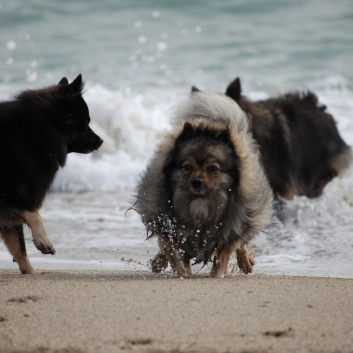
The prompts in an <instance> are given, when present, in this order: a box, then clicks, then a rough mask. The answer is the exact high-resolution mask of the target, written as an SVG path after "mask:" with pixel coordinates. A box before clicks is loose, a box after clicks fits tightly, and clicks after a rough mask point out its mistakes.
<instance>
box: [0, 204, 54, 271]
mask: <svg viewBox="0 0 353 353" xmlns="http://www.w3.org/2000/svg"><path fill="white" fill-rule="evenodd" d="M0 224H1V229H0V236H1V238H2V239H3V241H4V243H5V245H6V246H7V248H8V250H9V252H10V254H11V255H12V257H13V259H14V261H15V262H17V264H18V266H19V268H20V270H21V272H22V273H23V274H32V273H35V271H34V269H33V267H32V266H31V264H30V262H29V259H28V256H27V254H26V253H23V252H21V250H20V246H19V241H18V237H17V234H16V231H15V230H14V229H13V228H14V227H17V226H22V225H24V224H26V225H27V226H28V227H29V228H30V229H31V232H32V238H33V243H34V245H35V246H36V248H37V249H38V250H40V251H41V252H42V253H43V254H55V249H54V247H53V245H52V244H51V242H50V240H49V238H48V235H47V232H46V230H45V228H44V224H43V220H42V217H41V215H40V214H39V212H38V211H32V212H30V211H19V210H11V209H7V210H6V211H3V212H2V214H1V215H0Z"/></svg>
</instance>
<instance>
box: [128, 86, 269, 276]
mask: <svg viewBox="0 0 353 353" xmlns="http://www.w3.org/2000/svg"><path fill="white" fill-rule="evenodd" d="M185 165H191V166H192V171H191V172H190V173H189V171H188V170H186V167H185ZM214 165H218V166H219V172H217V173H216V174H214V173H213V172H212V173H211V172H210V170H213V169H212V167H214ZM187 169H189V167H187ZM216 169H217V168H216ZM195 180H202V189H197V190H196V191H195V186H194V183H195ZM271 202H272V191H271V189H270V187H269V185H268V182H267V179H266V177H265V174H264V172H263V170H262V167H261V165H260V162H259V154H258V150H257V147H256V144H255V143H254V140H253V138H252V136H251V133H250V131H249V129H248V123H247V119H246V116H245V114H244V113H243V112H242V111H241V109H240V108H239V107H238V105H237V104H235V103H234V102H233V101H232V100H230V99H229V98H227V97H225V96H221V95H217V94H205V93H196V94H194V95H192V96H191V97H189V98H188V99H187V100H185V101H184V102H183V103H182V104H180V105H179V107H178V109H177V111H176V113H175V117H174V119H173V122H172V129H171V131H170V132H168V133H166V134H165V136H164V138H163V140H162V142H161V144H160V145H159V146H158V147H157V149H156V151H155V153H154V156H153V157H152V159H151V161H150V162H149V164H148V166H147V169H146V171H145V172H144V173H143V174H142V175H141V178H140V180H139V183H138V186H137V198H136V204H135V206H134V209H135V210H136V211H137V212H138V213H139V214H140V216H141V219H142V221H143V223H144V224H145V226H146V230H147V236H148V237H152V236H156V237H158V243H159V247H160V253H159V254H157V256H156V257H155V259H154V260H153V261H152V269H153V270H154V272H158V271H160V270H162V269H163V268H165V267H166V264H168V262H169V263H170V265H171V267H172V269H173V270H174V271H175V272H176V273H177V275H179V276H186V277H191V276H192V272H191V267H190V260H191V259H193V260H194V261H195V263H200V262H203V263H207V262H208V261H211V257H212V255H216V256H215V257H214V264H213V268H212V271H211V275H212V276H214V277H222V276H223V275H224V274H225V272H226V270H227V266H228V261H229V257H230V255H231V254H232V253H233V252H234V251H235V250H236V249H240V248H245V250H244V252H243V253H244V254H247V255H246V256H247V258H248V261H247V263H248V264H249V263H250V264H252V265H251V266H248V267H246V265H245V262H246V261H245V262H244V261H241V269H242V270H243V271H244V272H245V273H248V272H251V271H252V266H253V264H254V262H253V260H252V259H251V257H250V256H249V255H248V253H247V252H246V247H245V244H246V243H247V242H248V241H249V240H251V239H252V238H253V237H254V236H255V235H257V234H258V233H259V232H260V231H261V230H262V229H263V228H264V227H265V226H267V225H268V224H269V222H270V217H271V214H272V206H271ZM246 256H245V257H246ZM250 267H251V268H250Z"/></svg>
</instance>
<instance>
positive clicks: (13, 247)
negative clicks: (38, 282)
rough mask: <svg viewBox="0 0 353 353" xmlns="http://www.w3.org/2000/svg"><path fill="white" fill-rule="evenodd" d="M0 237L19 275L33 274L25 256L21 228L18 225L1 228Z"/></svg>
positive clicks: (33, 271)
mask: <svg viewBox="0 0 353 353" xmlns="http://www.w3.org/2000/svg"><path fill="white" fill-rule="evenodd" d="M1 237H2V239H3V240H4V243H5V245H6V246H7V248H8V250H9V252H10V254H11V255H12V257H13V260H14V261H15V262H17V264H18V267H19V268H20V271H21V273H22V274H24V275H25V274H33V273H35V270H34V269H33V267H32V265H31V264H30V262H29V259H28V256H27V252H26V244H25V240H24V235H23V226H22V225H18V226H14V227H13V228H8V227H6V226H3V227H2V229H1Z"/></svg>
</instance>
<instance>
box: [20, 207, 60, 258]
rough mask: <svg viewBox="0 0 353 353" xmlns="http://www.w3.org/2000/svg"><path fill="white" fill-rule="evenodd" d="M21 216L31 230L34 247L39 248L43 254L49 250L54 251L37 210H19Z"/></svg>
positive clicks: (49, 251)
mask: <svg viewBox="0 0 353 353" xmlns="http://www.w3.org/2000/svg"><path fill="white" fill-rule="evenodd" d="M21 216H22V217H23V218H24V220H25V223H26V224H27V225H28V227H29V228H30V229H31V231H32V237H33V242H34V245H35V246H36V248H37V249H38V250H41V251H42V252H43V254H48V253H51V252H54V253H55V250H54V247H53V245H52V244H51V242H50V240H49V238H48V235H47V232H46V230H45V228H44V224H43V220H42V217H41V215H40V214H39V212H38V211H34V212H28V211H24V212H21Z"/></svg>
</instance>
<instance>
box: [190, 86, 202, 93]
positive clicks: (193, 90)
mask: <svg viewBox="0 0 353 353" xmlns="http://www.w3.org/2000/svg"><path fill="white" fill-rule="evenodd" d="M195 92H201V90H200V89H198V88H197V87H195V86H191V93H195Z"/></svg>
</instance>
